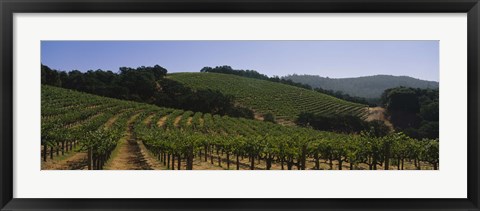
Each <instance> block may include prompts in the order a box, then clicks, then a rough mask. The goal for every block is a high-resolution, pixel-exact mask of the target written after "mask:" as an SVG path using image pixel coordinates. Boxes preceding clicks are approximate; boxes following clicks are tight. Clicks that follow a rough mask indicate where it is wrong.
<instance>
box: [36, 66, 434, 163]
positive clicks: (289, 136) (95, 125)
mask: <svg viewBox="0 0 480 211" xmlns="http://www.w3.org/2000/svg"><path fill="white" fill-rule="evenodd" d="M197 75H200V74H174V75H172V76H171V77H172V78H174V79H175V80H177V79H178V80H179V81H180V80H181V81H188V80H193V79H192V78H196V79H195V80H200V78H197V77H196V76H197ZM201 75H202V76H203V75H209V76H210V75H212V76H215V77H217V74H201ZM218 75H219V74H218ZM218 77H223V76H218ZM229 77H230V76H229ZM205 80H213V79H204V81H203V83H207V84H208V83H209V82H208V81H205ZM238 80H239V81H240V79H238ZM247 80H249V81H250V80H251V81H254V82H252V86H254V87H255V86H257V87H256V88H255V90H259V89H263V88H265V89H266V87H263V86H265V85H261V84H260V82H257V81H255V80H252V79H247ZM225 81H228V80H226V79H217V80H216V81H215V83H213V82H212V83H210V84H211V85H212V86H224V87H231V88H234V87H237V86H226V85H222V84H223V83H228V82H225ZM245 83H246V82H245ZM262 83H270V82H262ZM272 86H273V85H272ZM281 86H283V85H281ZM275 88H277V87H275ZM275 88H273V89H272V90H265V91H266V93H269V92H272V91H273V90H274V89H275ZM234 91H235V90H233V89H228V92H234ZM242 91H243V90H237V91H236V93H238V94H239V95H242V96H248V95H249V94H248V93H242ZM278 93H283V94H284V96H285V95H289V94H290V93H289V91H288V89H287V88H284V89H279V90H278V91H277V96H278ZM301 93H302V94H301V95H303V96H304V98H294V99H296V100H298V101H297V103H298V104H300V105H301V106H303V107H304V108H305V109H307V107H308V106H309V105H312V106H311V107H308V109H314V108H315V106H316V105H315V103H317V102H316V101H314V100H313V98H314V97H312V96H313V95H318V96H317V97H323V98H321V99H326V100H322V101H318V103H321V102H323V103H327V102H328V103H330V104H329V105H330V107H328V108H329V109H333V110H336V111H339V112H342V111H343V112H357V114H358V115H360V114H361V109H363V107H362V106H361V105H356V104H352V103H347V102H345V101H341V100H338V99H335V98H331V99H330V97H328V96H321V95H320V94H318V93H314V92H312V93H310V92H308V91H306V90H305V91H302V92H301ZM268 95H269V94H266V95H262V97H266V96H268ZM41 96H42V111H41V112H42V118H41V126H42V133H41V134H42V135H41V146H42V147H41V152H40V153H41V158H42V169H44V170H48V169H92V170H100V169H113V170H119V169H156V170H167V169H171V170H192V169H211V170H217V169H218V170H220V169H231V170H235V169H236V170H246V169H251V170H280V169H281V170H283V169H285V170H292V169H295V170H297V169H298V170H307V169H308V170H309V169H312V170H313V169H315V170H321V169H339V170H342V169H352V170H354V169H372V170H375V169H399V170H400V169H438V164H439V156H438V154H439V142H438V140H437V139H435V140H430V139H424V140H415V139H411V138H409V137H407V136H405V135H404V134H402V133H393V134H390V135H387V136H385V137H375V136H373V135H372V134H371V133H370V132H368V131H364V132H362V133H360V134H352V135H347V134H338V133H332V132H322V131H316V130H312V129H308V128H300V127H294V126H282V125H279V124H273V123H268V122H262V121H257V120H248V119H243V118H232V117H228V116H219V115H211V114H208V113H205V114H203V113H199V112H196V113H195V112H191V111H182V110H176V109H170V108H162V107H157V106H153V105H149V104H142V103H136V102H130V101H122V100H116V99H111V98H105V97H100V96H96V95H90V94H85V93H81V92H76V91H72V90H67V89H62V88H55V87H51V86H45V85H42V94H41ZM252 96H253V94H252ZM270 96H275V95H273V94H271V95H270ZM258 97H260V96H258ZM290 97H294V96H290ZM296 97H298V96H296ZM270 98H272V97H270ZM247 99H249V98H248V97H246V98H245V101H244V103H247V102H254V101H248V100H247ZM299 99H302V100H303V101H300V100H299ZM272 101H273V99H270V103H272ZM255 102H258V103H259V104H258V105H259V107H258V109H260V108H263V109H267V107H262V105H266V104H261V103H260V102H263V101H255ZM267 102H268V100H267ZM273 102H278V104H281V103H280V100H277V101H273ZM282 102H283V101H282ZM293 102H294V101H292V102H285V103H283V104H285V107H281V109H278V110H275V111H277V112H280V114H286V113H282V112H286V111H288V110H289V109H294V107H295V105H294V103H293ZM301 102H304V103H301ZM313 105H315V106H313ZM322 105H324V104H322ZM289 106H290V107H289ZM318 108H319V109H320V107H318ZM272 109H273V108H272ZM265 111H267V110H265ZM293 111H294V110H291V112H293ZM317 111H318V112H322V110H317ZM324 112H326V111H324ZM287 113H288V112H287ZM284 116H285V117H288V115H284Z"/></svg>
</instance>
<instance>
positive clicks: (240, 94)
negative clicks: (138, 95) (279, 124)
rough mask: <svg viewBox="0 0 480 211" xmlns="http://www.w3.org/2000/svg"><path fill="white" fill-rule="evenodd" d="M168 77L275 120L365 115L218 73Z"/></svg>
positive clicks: (294, 90) (316, 96) (300, 92)
mask: <svg viewBox="0 0 480 211" xmlns="http://www.w3.org/2000/svg"><path fill="white" fill-rule="evenodd" d="M168 77H169V78H170V79H173V80H176V81H179V82H181V83H183V84H185V85H187V86H189V87H191V88H194V89H212V90H219V91H221V92H222V93H224V94H227V95H232V96H234V97H235V100H236V102H237V103H239V104H241V105H243V106H246V107H248V108H251V109H253V110H255V111H256V112H257V113H261V114H266V113H268V112H271V113H273V114H274V115H275V116H276V117H277V118H279V119H285V120H294V119H295V118H296V117H297V116H298V114H300V113H301V112H304V111H305V112H313V113H321V114H334V113H342V114H347V113H348V114H354V115H359V116H362V115H364V112H365V105H361V104H357V103H352V102H348V101H344V100H341V99H338V98H335V97H332V96H329V95H325V94H322V93H318V92H315V91H311V90H306V89H302V88H298V87H294V86H290V85H285V84H281V83H275V82H270V81H264V80H258V79H252V78H246V77H240V76H235V75H227V74H218V73H174V74H169V75H168Z"/></svg>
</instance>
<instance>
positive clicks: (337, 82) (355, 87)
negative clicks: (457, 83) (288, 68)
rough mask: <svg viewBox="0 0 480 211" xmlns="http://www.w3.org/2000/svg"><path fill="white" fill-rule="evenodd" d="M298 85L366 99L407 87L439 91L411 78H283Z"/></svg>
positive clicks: (308, 76) (433, 83) (295, 75)
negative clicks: (301, 84)
mask: <svg viewBox="0 0 480 211" xmlns="http://www.w3.org/2000/svg"><path fill="white" fill-rule="evenodd" d="M282 78H284V79H290V80H292V81H294V82H297V83H303V84H308V85H310V86H312V87H313V88H322V89H326V90H333V91H341V92H343V93H346V94H349V95H352V96H357V97H364V98H379V97H380V96H381V95H382V93H383V91H384V90H386V89H389V88H393V87H399V86H405V87H412V88H421V89H426V88H430V89H437V88H438V87H439V83H438V82H436V81H426V80H420V79H416V78H412V77H409V76H393V75H373V76H363V77H356V78H328V77H321V76H317V75H297V74H293V75H288V76H284V77H282Z"/></svg>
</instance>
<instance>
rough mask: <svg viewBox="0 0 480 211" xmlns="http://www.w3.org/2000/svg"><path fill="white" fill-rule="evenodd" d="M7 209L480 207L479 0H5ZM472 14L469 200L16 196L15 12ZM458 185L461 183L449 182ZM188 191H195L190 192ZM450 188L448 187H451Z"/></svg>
mask: <svg viewBox="0 0 480 211" xmlns="http://www.w3.org/2000/svg"><path fill="white" fill-rule="evenodd" d="M0 10H1V25H0V31H1V35H0V36H1V39H0V48H1V50H2V55H1V57H0V64H1V68H2V69H1V70H0V73H1V75H0V78H1V82H0V97H1V108H0V109H1V112H0V119H1V127H0V134H1V141H0V156H1V163H0V177H1V179H0V190H1V192H0V207H1V208H2V210H54V209H60V210H66V209H76V210H119V209H129V210H130V209H131V210H152V209H154V210H174V209H175V210H200V209H201V210H304V209H315V210H372V209H377V210H378V209H380V210H420V209H422V210H439V209H442V210H479V182H478V181H479V175H478V172H479V169H480V166H479V155H478V154H479V152H480V148H479V144H478V141H479V130H478V129H479V127H478V120H479V112H478V110H479V107H478V106H479V105H478V94H479V92H478V91H479V81H480V78H479V74H478V71H479V61H480V54H479V49H480V48H479V45H480V42H479V39H480V37H479V36H480V33H479V32H480V29H479V20H480V16H479V14H480V4H479V1H478V0H403V1H401V0H335V1H332V0H246V1H239V0H229V1H226V0H223V1H222V0H140V1H137V0H85V1H80V0H72V1H67V0H36V1H35V0H0ZM118 12H122V13H125V12H126V13H132V12H135V13H156V12H161V13H187V12H189V13H190V12H193V13H201V12H213V13H218V12H222V13H225V12H227V13H247V12H253V13H258V12H266V13H276V12H296V13H306V12H309V13H324V12H328V13H340V12H342V13H343V12H345V13H467V14H468V16H467V18H468V23H467V24H468V161H467V165H468V178H467V180H468V181H467V182H468V197H467V198H466V199H23V198H22V199H18V198H13V182H14V179H15V178H13V155H12V151H13V148H12V146H13V111H14V109H15V108H14V105H13V91H14V90H13V39H14V37H13V15H14V14H15V13H118ZM445 182H454V181H445ZM186 191H188V190H186ZM446 191H448V190H446Z"/></svg>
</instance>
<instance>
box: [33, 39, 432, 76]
mask: <svg viewBox="0 0 480 211" xmlns="http://www.w3.org/2000/svg"><path fill="white" fill-rule="evenodd" d="M41 62H42V64H44V65H47V66H49V67H50V68H53V69H57V70H63V71H71V70H79V71H82V72H85V71H88V70H97V69H102V70H111V71H113V72H117V71H118V69H119V67H133V68H136V67H139V66H153V65H156V64H158V65H160V66H162V67H164V68H166V69H167V70H168V72H169V73H175V72H199V71H200V69H201V68H203V67H205V66H210V67H215V66H222V65H229V66H231V67H232V68H234V69H249V70H256V71H258V72H260V73H262V74H265V75H268V76H270V77H271V76H274V75H276V76H286V75H293V74H297V75H317V76H321V77H329V78H356V77H365V76H373V75H393V76H408V77H413V78H416V79H421V80H428V81H436V82H438V81H439V43H438V41H42V42H41Z"/></svg>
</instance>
